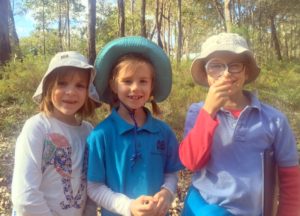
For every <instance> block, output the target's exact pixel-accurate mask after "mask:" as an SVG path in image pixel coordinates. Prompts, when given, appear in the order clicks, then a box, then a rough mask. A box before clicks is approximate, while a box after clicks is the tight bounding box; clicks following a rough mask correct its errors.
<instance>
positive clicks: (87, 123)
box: [82, 121, 94, 131]
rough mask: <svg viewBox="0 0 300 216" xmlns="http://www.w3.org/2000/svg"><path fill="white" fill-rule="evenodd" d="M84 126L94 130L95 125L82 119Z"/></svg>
mask: <svg viewBox="0 0 300 216" xmlns="http://www.w3.org/2000/svg"><path fill="white" fill-rule="evenodd" d="M82 127H83V128H86V129H87V130H88V131H92V130H93V128H94V126H93V125H92V124H91V123H90V122H88V121H82Z"/></svg>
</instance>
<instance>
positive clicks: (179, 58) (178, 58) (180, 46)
mask: <svg viewBox="0 0 300 216" xmlns="http://www.w3.org/2000/svg"><path fill="white" fill-rule="evenodd" d="M177 3H178V11H177V13H178V38H177V55H176V60H177V64H180V61H181V52H182V25H181V0H178V2H177Z"/></svg>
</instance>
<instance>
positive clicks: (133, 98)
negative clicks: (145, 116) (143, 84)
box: [128, 96, 143, 100]
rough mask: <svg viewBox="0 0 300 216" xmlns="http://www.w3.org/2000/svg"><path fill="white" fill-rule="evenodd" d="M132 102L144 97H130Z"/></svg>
mask: <svg viewBox="0 0 300 216" xmlns="http://www.w3.org/2000/svg"><path fill="white" fill-rule="evenodd" d="M128 97H129V98H130V99H131V100H139V99H141V98H142V97H143V96H128Z"/></svg>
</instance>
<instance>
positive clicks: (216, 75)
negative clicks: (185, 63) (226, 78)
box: [204, 58, 245, 77]
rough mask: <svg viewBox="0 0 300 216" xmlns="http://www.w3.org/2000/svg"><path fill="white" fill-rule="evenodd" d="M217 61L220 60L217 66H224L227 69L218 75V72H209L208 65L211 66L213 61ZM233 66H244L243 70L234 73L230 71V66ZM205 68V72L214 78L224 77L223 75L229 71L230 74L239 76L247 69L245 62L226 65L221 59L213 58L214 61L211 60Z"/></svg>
mask: <svg viewBox="0 0 300 216" xmlns="http://www.w3.org/2000/svg"><path fill="white" fill-rule="evenodd" d="M216 60H218V63H216V64H222V65H224V66H225V67H224V70H223V71H220V72H219V73H217V72H209V70H208V65H209V64H210V63H211V62H212V61H216ZM232 64H242V67H241V70H240V71H238V72H232V71H231V70H230V66H231V65H232ZM204 67H205V71H206V73H207V74H209V75H211V76H213V77H220V76H222V75H223V74H224V72H225V71H228V72H229V73H230V74H239V73H241V72H242V71H243V70H244V69H245V63H244V62H231V63H229V64H227V63H225V62H224V61H222V60H221V59H219V58H212V59H210V60H209V61H208V62H207V63H206V64H205V66H204Z"/></svg>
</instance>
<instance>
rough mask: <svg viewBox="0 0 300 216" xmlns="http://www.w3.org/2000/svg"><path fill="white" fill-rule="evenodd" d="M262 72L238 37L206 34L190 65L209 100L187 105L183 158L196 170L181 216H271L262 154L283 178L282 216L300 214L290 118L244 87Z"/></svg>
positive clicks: (298, 177)
mask: <svg viewBox="0 0 300 216" xmlns="http://www.w3.org/2000/svg"><path fill="white" fill-rule="evenodd" d="M259 71H260V70H259V68H258V66H257V64H256V62H255V59H254V57H253V53H252V52H251V51H250V50H249V48H248V45H247V43H246V41H245V39H244V38H242V37H241V36H239V35H237V34H233V33H221V34H218V35H214V36H211V37H209V38H208V39H207V40H206V41H205V42H204V43H203V45H202V49H201V54H200V56H199V57H198V58H196V59H195V60H194V62H193V63H192V67H191V72H192V76H193V78H194V80H195V82H196V83H198V84H200V85H202V86H205V87H208V88H209V89H208V94H207V96H206V98H205V101H203V102H200V103H195V104H192V105H191V106H190V108H189V111H188V113H187V117H186V123H185V138H184V140H183V141H182V143H181V144H180V149H179V155H180V159H181V161H182V163H183V164H184V166H185V167H187V168H188V169H189V170H192V171H193V172H194V175H193V178H192V185H191V187H190V190H189V193H188V195H187V197H186V200H185V205H184V209H183V212H182V215H184V216H194V215H197V216H200V215H201V216H202V215H203V216H220V215H222V216H229V215H241V216H261V215H264V216H269V215H271V213H267V211H269V212H271V210H272V206H271V205H270V203H267V202H265V200H266V199H265V198H266V196H267V195H270V196H272V194H271V192H272V190H273V189H272V188H271V189H270V191H268V192H266V193H264V190H266V189H267V188H268V187H269V185H270V184H271V183H272V181H273V179H272V178H269V182H268V181H267V180H266V179H268V175H267V172H268V170H264V169H263V168H268V167H267V164H266V163H264V161H265V162H268V160H267V159H266V157H264V155H266V154H265V152H271V154H270V155H271V156H272V154H273V155H274V159H275V163H276V166H277V171H278V176H279V188H280V190H279V194H280V196H279V206H278V214H277V215H280V216H283V215H286V216H287V215H288V216H299V215H300V170H299V162H298V154H297V149H296V142H295V137H294V136H293V133H292V131H291V128H290V126H289V124H288V120H287V118H286V117H285V116H284V115H283V114H282V113H281V112H280V111H278V110H276V109H275V108H273V107H271V106H269V105H267V104H264V103H262V102H261V101H259V100H258V98H257V97H256V96H255V95H253V94H252V93H250V92H248V91H245V90H244V85H245V84H247V83H250V82H252V81H254V80H255V79H256V77H257V76H258V74H259ZM270 168H271V169H270V170H272V168H273V166H271V167H270ZM271 174H272V173H271ZM274 178H275V175H274ZM268 193H269V194H268ZM266 205H268V206H266Z"/></svg>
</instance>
